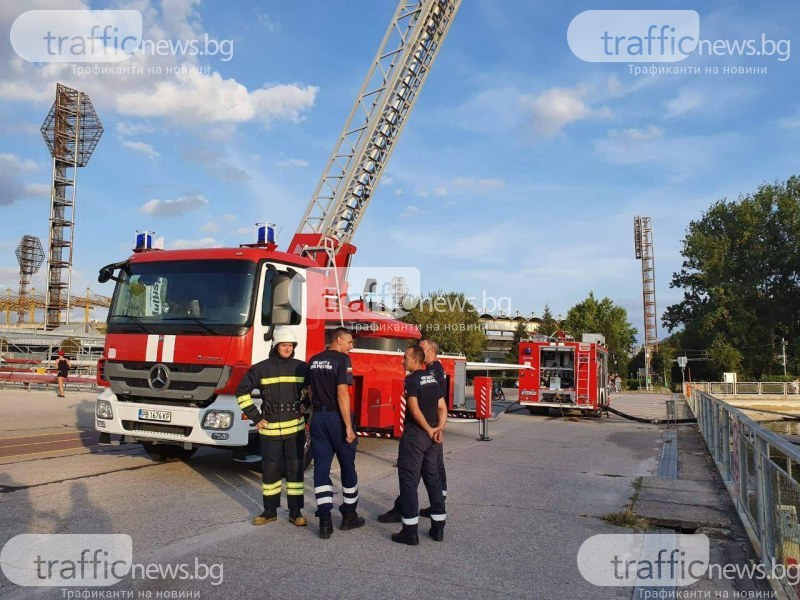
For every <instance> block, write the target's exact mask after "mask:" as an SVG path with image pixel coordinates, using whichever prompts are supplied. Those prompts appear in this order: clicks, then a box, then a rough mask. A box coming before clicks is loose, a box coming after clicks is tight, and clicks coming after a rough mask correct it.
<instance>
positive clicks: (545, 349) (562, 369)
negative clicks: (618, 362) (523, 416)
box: [519, 331, 608, 416]
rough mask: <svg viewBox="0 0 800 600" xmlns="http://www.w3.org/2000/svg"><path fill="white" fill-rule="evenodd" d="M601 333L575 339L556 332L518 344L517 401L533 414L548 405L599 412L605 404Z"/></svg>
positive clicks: (605, 360) (605, 358)
mask: <svg viewBox="0 0 800 600" xmlns="http://www.w3.org/2000/svg"><path fill="white" fill-rule="evenodd" d="M604 341H605V340H604V339H603V336H601V335H598V334H584V335H583V339H582V341H580V342H579V341H576V340H574V339H572V338H571V337H569V336H567V335H565V334H564V332H563V331H558V332H556V334H555V335H553V336H552V337H546V336H538V337H536V338H534V339H533V340H531V341H522V342H520V344H519V362H520V364H521V365H524V366H526V367H530V368H529V369H525V370H522V371H520V374H519V403H520V404H521V405H522V406H527V407H528V410H529V411H530V412H531V413H532V414H546V413H547V412H548V411H549V410H550V408H563V409H568V408H569V409H578V410H581V411H584V412H588V413H590V414H592V415H595V416H599V415H600V414H601V411H602V407H603V406H606V405H608V390H607V387H606V384H607V380H608V348H606V346H605V344H604Z"/></svg>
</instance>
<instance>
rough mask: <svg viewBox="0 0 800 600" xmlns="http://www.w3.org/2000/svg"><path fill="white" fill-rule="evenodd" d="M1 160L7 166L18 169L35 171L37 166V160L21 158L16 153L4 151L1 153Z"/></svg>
mask: <svg viewBox="0 0 800 600" xmlns="http://www.w3.org/2000/svg"><path fill="white" fill-rule="evenodd" d="M0 161H3V163H4V164H5V165H6V167H7V168H11V169H14V170H17V171H33V170H34V169H35V168H36V167H37V165H36V161H33V160H30V159H21V158H20V157H19V156H17V155H16V154H9V153H2V154H0Z"/></svg>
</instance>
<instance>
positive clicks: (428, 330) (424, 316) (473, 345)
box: [403, 290, 486, 360]
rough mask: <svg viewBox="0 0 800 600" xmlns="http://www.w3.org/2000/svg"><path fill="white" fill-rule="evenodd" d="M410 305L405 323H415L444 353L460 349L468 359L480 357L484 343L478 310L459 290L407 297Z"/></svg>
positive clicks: (484, 334) (405, 304)
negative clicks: (412, 297) (421, 296)
mask: <svg viewBox="0 0 800 600" xmlns="http://www.w3.org/2000/svg"><path fill="white" fill-rule="evenodd" d="M403 306H410V308H409V309H408V313H407V314H406V315H405V316H404V317H403V321H405V322H406V323H413V324H415V325H417V326H418V327H419V329H420V331H421V332H422V335H423V337H426V338H431V339H433V340H435V341H436V342H437V343H438V344H439V349H440V351H441V352H443V353H454V354H457V353H461V354H464V355H465V356H466V357H467V359H469V360H480V359H481V358H482V356H481V353H482V352H483V349H484V348H485V347H486V333H485V332H484V330H483V325H482V324H481V321H480V317H479V315H478V311H476V310H475V307H474V306H473V305H472V303H471V302H470V301H469V298H467V297H466V296H465V295H464V294H463V293H461V292H444V291H442V290H439V291H436V292H431V293H430V294H428V295H427V296H425V297H424V298H414V299H406V300H404V301H403Z"/></svg>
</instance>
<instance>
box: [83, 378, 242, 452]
mask: <svg viewBox="0 0 800 600" xmlns="http://www.w3.org/2000/svg"><path fill="white" fill-rule="evenodd" d="M97 400H98V401H105V402H108V403H109V404H110V406H111V410H112V412H113V416H112V418H110V419H101V418H98V417H97V413H96V412H95V429H96V430H97V431H99V432H100V433H109V434H112V435H120V436H123V437H124V441H126V442H160V443H171V444H180V445H183V446H184V447H186V446H187V445H188V446H190V447H191V446H194V445H198V446H226V447H228V446H246V445H247V441H248V438H249V435H250V432H252V431H255V426H254V425H253V424H252V423H251V422H250V420H249V419H242V411H241V410H240V409H239V406H238V405H237V404H236V398H234V397H233V396H218V397H217V399H216V400H215V401H214V402H213V403H212V404H210V405H209V406H207V407H205V408H194V407H188V406H172V405H164V404H147V403H141V402H124V401H120V400H119V399H118V398H117V396H116V395H115V394H114V392H112V391H111V389H110V388H105V389H104V390H103V392H102V393H101V394H100V395H99V396H98V397H97ZM220 410H224V411H230V412H231V413H232V414H233V419H232V422H231V427H230V429H204V428H203V426H202V425H203V419H204V418H205V415H206V413H207V412H208V411H220ZM141 411H150V413H149V414H150V415H152V414H153V413H165V412H166V413H169V421H161V420H154V419H152V418H150V419H148V418H143V417H142V412H141ZM146 414H147V413H146ZM160 416H163V415H160Z"/></svg>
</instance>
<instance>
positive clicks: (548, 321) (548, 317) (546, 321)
mask: <svg viewBox="0 0 800 600" xmlns="http://www.w3.org/2000/svg"><path fill="white" fill-rule="evenodd" d="M556 329H558V321H556V319H555V317H554V316H553V312H552V311H551V310H550V307H549V306H548V305H547V304H545V305H544V310H543V311H542V323H541V325H539V333H541V334H542V335H553V334H554V333H555V331H556Z"/></svg>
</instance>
